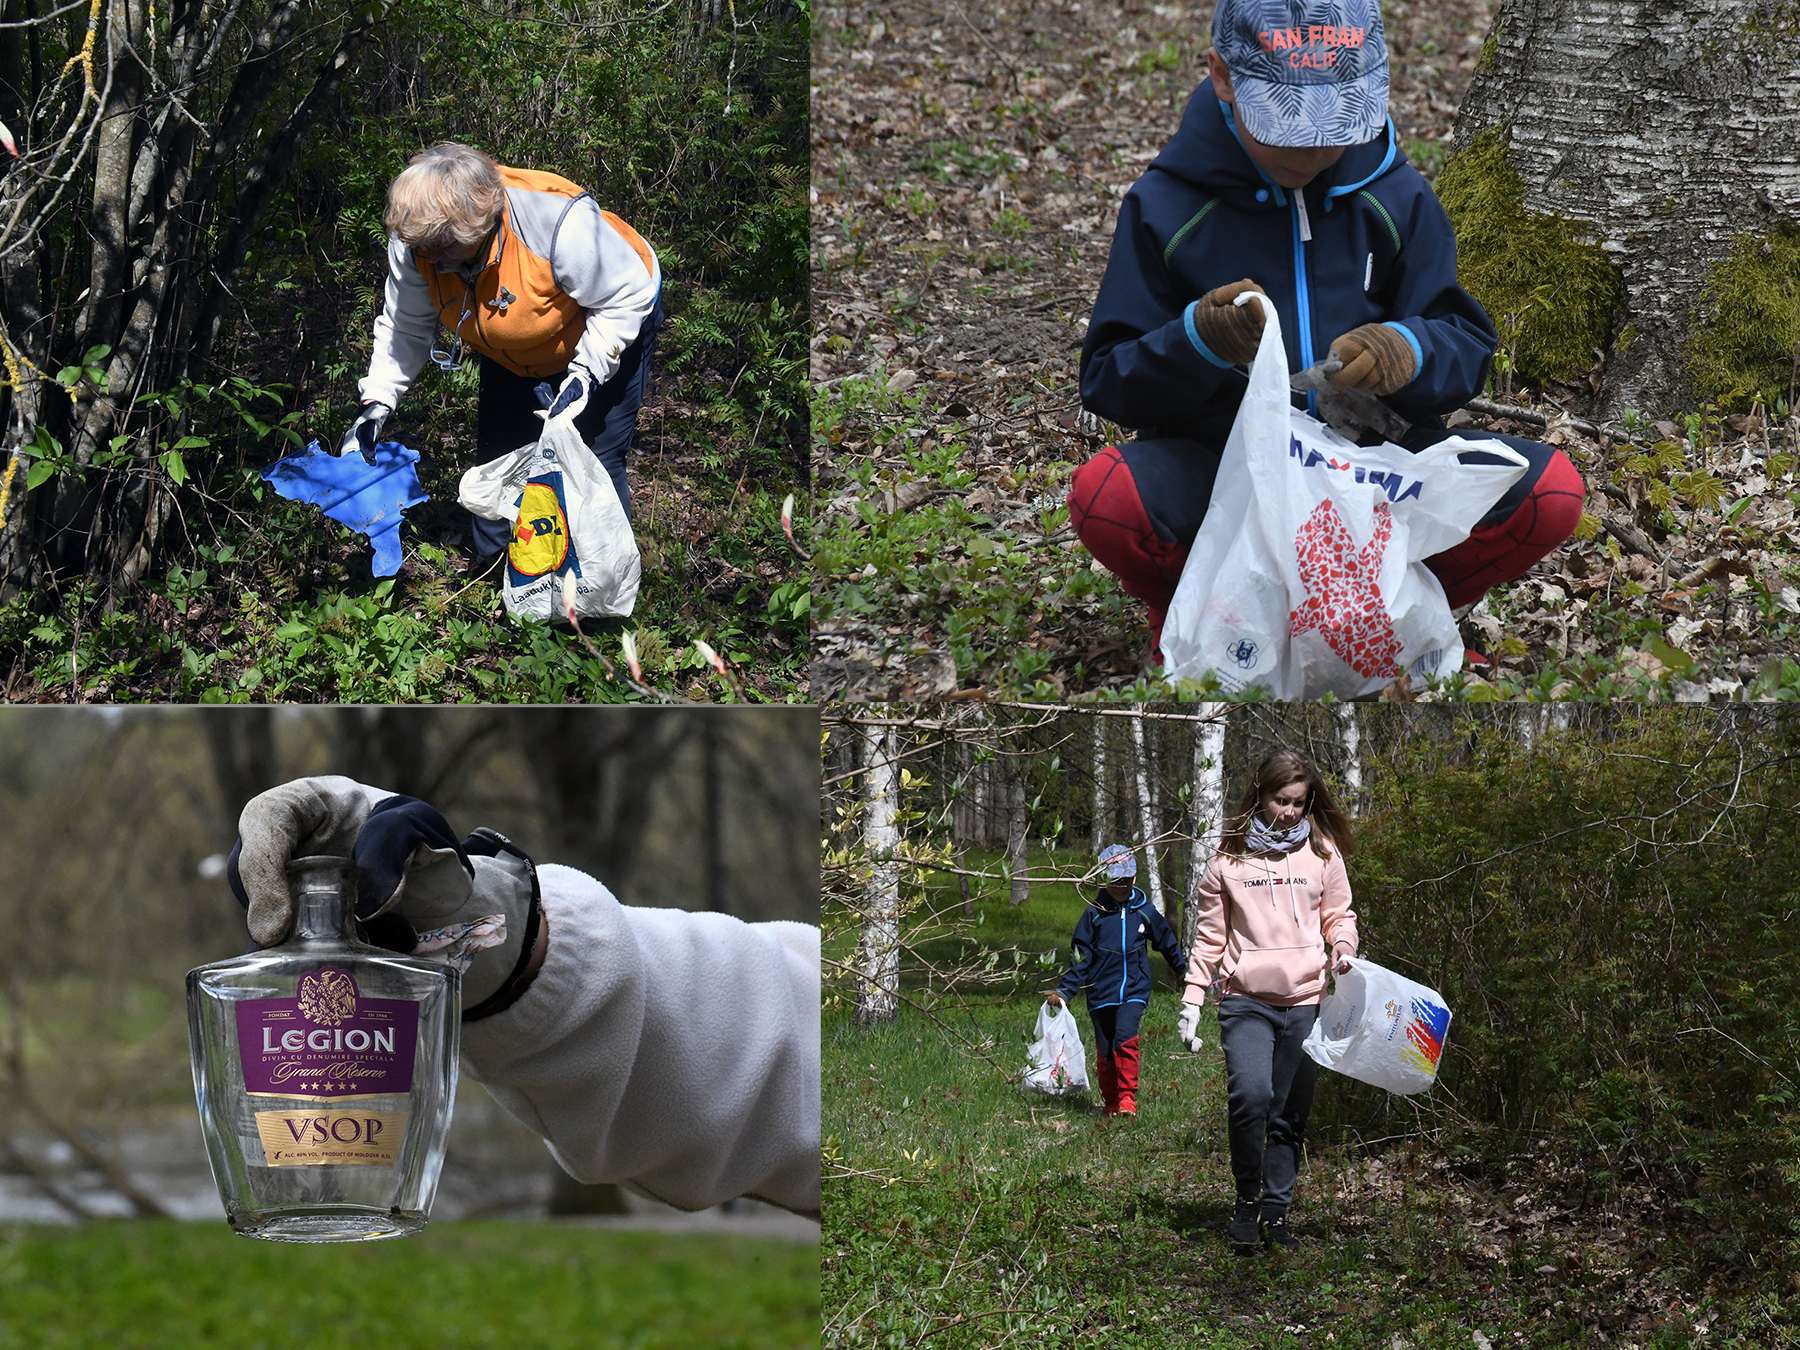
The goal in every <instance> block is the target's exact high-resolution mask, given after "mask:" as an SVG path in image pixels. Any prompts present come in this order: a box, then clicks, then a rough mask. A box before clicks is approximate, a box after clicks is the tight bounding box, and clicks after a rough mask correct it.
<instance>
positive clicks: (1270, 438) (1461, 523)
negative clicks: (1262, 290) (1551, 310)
mask: <svg viewBox="0 0 1800 1350" xmlns="http://www.w3.org/2000/svg"><path fill="white" fill-rule="evenodd" d="M1238 303H1239V304H1245V303H1256V304H1261V305H1262V306H1263V313H1264V316H1265V318H1264V323H1263V335H1262V345H1261V347H1260V348H1259V349H1258V350H1257V353H1256V360H1255V361H1254V362H1253V363H1252V364H1251V367H1250V385H1249V388H1248V389H1247V390H1246V391H1245V393H1244V401H1243V404H1242V406H1241V407H1239V409H1238V415H1237V421H1236V422H1235V423H1233V424H1232V428H1231V436H1230V438H1229V439H1228V440H1227V441H1226V442H1225V452H1224V456H1223V458H1222V459H1221V460H1220V463H1219V472H1218V476H1217V478H1215V479H1214V482H1213V492H1212V501H1211V503H1210V505H1209V506H1208V508H1207V512H1206V519H1205V520H1204V521H1203V522H1202V523H1201V526H1200V532H1199V534H1198V535H1197V536H1196V537H1195V539H1194V547H1193V550H1192V551H1191V552H1190V553H1189V554H1188V560H1187V564H1186V566H1185V567H1184V568H1183V569H1182V573H1181V580H1180V582H1179V584H1178V585H1177V586H1176V588H1175V598H1174V601H1173V603H1172V604H1171V605H1170V607H1169V615H1168V620H1167V622H1166V623H1165V624H1164V626H1163V634H1162V649H1163V655H1164V657H1165V659H1166V661H1167V667H1168V675H1169V677H1170V678H1171V679H1181V678H1191V679H1198V678H1200V677H1201V676H1203V675H1205V674H1206V673H1207V672H1208V671H1211V672H1213V673H1214V674H1215V675H1216V676H1217V677H1218V680H1219V683H1220V684H1222V685H1223V686H1224V687H1225V688H1226V689H1228V690H1231V691H1233V692H1236V691H1239V690H1243V689H1247V688H1250V687H1252V686H1256V687H1261V688H1263V689H1266V690H1267V691H1268V692H1269V693H1270V694H1272V695H1273V696H1274V697H1276V698H1280V699H1310V698H1319V697H1320V696H1322V695H1324V694H1335V695H1336V696H1337V697H1339V698H1355V697H1357V696H1359V695H1363V694H1371V693H1374V692H1376V691H1378V690H1380V689H1381V688H1382V687H1384V686H1385V685H1387V684H1388V683H1389V682H1390V681H1392V680H1394V679H1397V678H1398V677H1399V676H1401V675H1402V674H1406V675H1411V676H1412V677H1413V678H1414V679H1416V680H1417V679H1422V678H1423V677H1425V676H1433V675H1435V676H1447V675H1449V674H1451V673H1452V672H1454V671H1456V670H1457V669H1459V668H1460V667H1461V666H1462V661H1463V647H1462V640H1461V638H1460V637H1459V636H1458V635H1457V631H1456V623H1455V620H1453V619H1452V618H1451V616H1450V605H1449V602H1448V601H1447V600H1446V599H1445V597H1444V588H1443V585H1442V584H1441V583H1440V582H1439V581H1438V579H1437V578H1436V577H1435V576H1433V575H1432V574H1431V572H1430V570H1429V569H1428V568H1426V566H1425V565H1424V562H1423V561H1422V560H1423V559H1425V558H1429V557H1431V556H1432V555H1433V554H1436V553H1441V552H1443V551H1444V550H1445V549H1447V548H1450V547H1452V546H1454V545H1456V544H1458V543H1460V542H1462V540H1464V539H1466V538H1468V536H1469V531H1470V530H1471V529H1472V528H1474V525H1475V522H1476V521H1478V520H1480V519H1481V517H1482V516H1483V515H1485V514H1486V513H1487V511H1488V509H1489V508H1490V507H1492V506H1493V504H1494V503H1495V502H1497V501H1499V500H1500V498H1501V496H1502V495H1504V494H1505V492H1506V490H1507V489H1508V488H1509V487H1511V486H1512V485H1513V484H1514V483H1516V482H1517V481H1518V480H1519V477H1520V475H1522V474H1523V473H1524V472H1525V469H1526V468H1527V467H1528V466H1527V462H1526V460H1525V458H1524V456H1522V455H1520V454H1519V453H1518V452H1517V451H1515V450H1513V449H1511V448H1510V447H1508V446H1506V445H1504V444H1503V443H1501V442H1499V441H1494V440H1467V439H1464V438H1462V437H1452V438H1450V439H1449V440H1446V441H1442V442H1440V443H1439V444H1437V445H1435V446H1432V447H1431V448H1430V449H1428V450H1424V451H1421V452H1420V453H1418V454H1413V453H1411V452H1409V451H1407V450H1405V449H1403V448H1401V447H1400V446H1397V445H1393V444H1382V445H1377V446H1373V447H1368V448H1364V447H1359V446H1356V445H1353V444H1352V443H1351V442H1350V441H1348V440H1345V439H1344V438H1343V437H1342V436H1340V435H1338V434H1337V432H1335V431H1333V430H1332V429H1331V428H1330V427H1328V426H1326V425H1325V424H1324V423H1323V422H1319V421H1316V420H1315V419H1313V418H1311V417H1309V416H1307V414H1305V413H1304V412H1300V411H1298V410H1296V409H1294V408H1293V407H1292V405H1291V404H1290V402H1289V399H1288V368H1287V355H1286V351H1285V349H1284V348H1283V346H1282V343H1281V324H1280V320H1279V319H1277V318H1276V315H1275V307H1274V306H1273V305H1272V304H1269V303H1268V302H1267V300H1266V298H1265V297H1263V296H1260V295H1255V294H1254V293H1246V294H1245V295H1243V296H1240V297H1239V298H1238ZM1465 450H1485V451H1488V452H1490V453H1491V454H1493V455H1494V456H1496V457H1497V458H1499V459H1501V460H1503V461H1505V462H1504V463H1500V464H1463V463H1461V462H1459V461H1458V459H1457V455H1458V454H1459V453H1460V452H1462V451H1465Z"/></svg>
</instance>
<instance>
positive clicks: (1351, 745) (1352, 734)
mask: <svg viewBox="0 0 1800 1350" xmlns="http://www.w3.org/2000/svg"><path fill="white" fill-rule="evenodd" d="M1337 715H1338V727H1339V730H1341V731H1342V732H1343V736H1344V810H1345V811H1346V812H1347V813H1349V814H1350V815H1351V816H1360V815H1361V814H1362V773H1363V761H1362V754H1363V752H1362V729H1361V728H1360V727H1359V726H1358V725H1357V721H1356V705H1355V704H1354V703H1340V704H1339V705H1338V710H1337Z"/></svg>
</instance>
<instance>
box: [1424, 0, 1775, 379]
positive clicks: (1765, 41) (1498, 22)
mask: <svg viewBox="0 0 1800 1350" xmlns="http://www.w3.org/2000/svg"><path fill="white" fill-rule="evenodd" d="M1788 14H1789V12H1788V11H1787V10H1786V9H1773V8H1771V7H1770V6H1767V5H1765V4H1761V3H1751V2H1750V0H1673V3H1666V2H1665V0H1581V3H1574V2H1573V0H1501V2H1500V5H1499V8H1498V12H1497V13H1496V14H1495V17H1494V25H1493V29H1492V31H1491V35H1490V37H1489V40H1488V43H1487V46H1486V47H1485V48H1484V49H1483V51H1482V55H1481V58H1480V60H1479V62H1478V64H1477V67H1476V73H1475V75H1474V76H1473V78H1472V79H1471V80H1470V82H1469V86H1468V90H1467V92H1466V94H1465V95H1464V98H1463V103H1462V107H1461V109H1460V111H1459V113H1458V117H1457V123H1456V138H1455V142H1454V148H1455V154H1454V156H1453V157H1452V159H1451V161H1450V162H1449V163H1448V164H1446V166H1445V168H1444V171H1443V173H1442V174H1441V175H1440V176H1439V179H1438V185H1437V186H1438V191H1439V195H1440V197H1441V198H1442V200H1443V202H1444V204H1445V207H1446V209H1447V210H1449V212H1450V215H1451V219H1452V220H1453V221H1454V222H1455V223H1456V226H1457V230H1458V235H1459V238H1461V239H1463V240H1464V247H1463V249H1462V250H1461V251H1462V253H1463V255H1464V256H1463V257H1462V258H1461V263H1462V270H1463V273H1464V277H1465V284H1469V285H1470V289H1471V290H1472V291H1474V292H1475V294H1476V298H1477V299H1480V300H1481V301H1482V302H1483V304H1484V305H1486V306H1487V308H1488V310H1489V313H1490V315H1491V317H1492V318H1493V319H1494V321H1495V323H1496V325H1497V326H1500V327H1501V328H1502V336H1503V342H1504V340H1505V336H1506V334H1505V329H1506V323H1505V320H1506V318H1507V314H1506V313H1505V312H1504V311H1507V310H1515V311H1516V313H1517V316H1518V317H1519V318H1520V319H1521V320H1522V325H1523V326H1522V328H1521V330H1520V331H1521V335H1522V336H1521V342H1520V347H1521V350H1522V351H1531V350H1536V348H1534V347H1533V345H1532V344H1533V343H1534V342H1536V343H1538V344H1539V346H1540V347H1541V346H1543V343H1544V342H1546V341H1548V340H1550V339H1551V338H1553V337H1554V336H1555V332H1556V330H1559V329H1561V330H1562V333H1563V337H1564V338H1567V339H1571V340H1569V341H1562V342H1561V344H1560V345H1561V346H1562V347H1563V348H1564V349H1565V354H1566V355H1567V356H1569V357H1570V358H1571V359H1572V360H1573V361H1574V364H1575V365H1576V366H1578V367H1579V369H1567V368H1565V369H1564V370H1562V371H1561V372H1552V377H1553V378H1559V379H1572V378H1578V377H1579V376H1580V374H1581V372H1582V371H1584V370H1586V369H1587V367H1588V366H1589V364H1590V362H1591V359H1592V355H1593V352H1592V349H1593V348H1599V349H1600V350H1601V351H1602V352H1603V353H1604V356H1605V364H1604V372H1603V374H1602V375H1601V376H1600V378H1599V379H1598V380H1597V381H1596V383H1597V385H1598V398H1597V399H1596V400H1595V404H1594V407H1595V410H1596V411H1599V412H1602V413H1605V414H1607V415H1613V414H1615V413H1617V412H1618V411H1619V410H1621V409H1623V408H1627V407H1629V408H1635V409H1638V410H1639V411H1641V412H1645V413H1652V414H1656V415H1662V414H1670V413H1674V412H1677V411H1690V410H1693V409H1694V408H1695V407H1696V406H1697V395H1698V396H1707V395H1710V396H1713V397H1718V396H1720V395H1721V394H1722V393H1723V392H1724V390H1723V387H1722V386H1721V385H1720V384H1719V377H1718V376H1717V375H1716V374H1712V375H1708V374H1706V369H1707V367H1706V362H1705V361H1704V360H1702V359H1701V358H1699V357H1696V355H1695V353H1694V352H1693V351H1691V350H1689V349H1688V346H1687V344H1688V342H1689V340H1690V338H1691V337H1692V336H1693V335H1694V334H1695V332H1696V325H1697V324H1698V325H1700V327H1701V328H1703V329H1704V328H1706V327H1707V326H1708V325H1713V324H1715V322H1716V324H1717V325H1719V326H1720V327H1719V328H1718V331H1719V332H1720V333H1723V332H1724V331H1725V330H1726V329H1731V328H1734V327H1736V328H1740V329H1742V330H1743V331H1741V332H1740V333H1739V334H1738V337H1737V338H1736V339H1733V341H1737V342H1739V344H1740V345H1741V346H1742V347H1743V348H1744V350H1745V353H1746V359H1748V360H1749V361H1750V364H1752V365H1755V364H1759V363H1760V364H1761V366H1762V367H1763V379H1764V382H1765V385H1766V386H1775V385H1778V386H1779V387H1780V390H1781V392H1782V393H1783V394H1787V393H1788V391H1789V389H1790V388H1791V386H1792V384H1793V382H1794V372H1795V370H1796V369H1800V347H1796V343H1797V342H1800V316H1795V315H1794V314H1793V312H1792V311H1793V309H1794V302H1793V299H1792V294H1791V291H1790V292H1789V293H1787V294H1786V296H1785V297H1783V295H1782V286H1781V280H1782V275H1783V274H1786V275H1790V276H1791V274H1792V272H1793V270H1794V268H1795V266H1796V262H1795V257H1794V244H1793V243H1792V240H1791V236H1792V231H1793V222H1795V221H1796V220H1800V80H1796V79H1795V78H1794V77H1793V55H1792V49H1793V35H1792V34H1793V20H1792V18H1791V17H1788ZM1484 138H1485V139H1484ZM1496 145H1501V146H1503V148H1504V152H1505V160H1506V162H1507V163H1509V164H1510V166H1511V168H1512V169H1513V170H1514V171H1516V173H1517V176H1518V180H1519V183H1520V184H1522V188H1523V197H1522V205H1523V208H1524V211H1525V213H1526V216H1525V217H1524V218H1523V219H1513V220H1510V221H1508V220H1505V219H1502V216H1504V215H1506V214H1507V212H1506V210H1505V208H1504V206H1503V205H1497V204H1496V202H1497V199H1496V198H1494V197H1493V195H1492V194H1493V193H1494V191H1495V190H1496V189H1497V188H1503V187H1504V185H1503V184H1499V183H1497V182H1496V181H1495V180H1494V175H1493V174H1492V172H1491V169H1492V168H1493V167H1496V163H1497V162H1496V161H1494V160H1493V159H1492V158H1491V156H1486V157H1484V156H1483V155H1481V154H1476V155H1470V153H1469V152H1470V151H1471V150H1472V149H1475V148H1477V147H1478V146H1479V147H1483V148H1486V149H1490V150H1491V149H1492V148H1494V147H1495V146H1496ZM1478 162H1480V163H1481V164H1485V165H1486V166H1487V168H1485V169H1483V170H1482V173H1481V176H1482V177H1483V178H1484V179H1485V180H1486V181H1483V182H1480V183H1473V182H1471V181H1470V174H1469V170H1470V169H1472V168H1475V167H1477V164H1478ZM1482 203H1485V205H1482ZM1552 217H1560V218H1562V220H1564V221H1566V222H1568V224H1569V225H1572V226H1573V227H1574V239H1575V240H1576V241H1577V242H1579V241H1582V240H1585V241H1586V242H1588V243H1591V244H1594V245H1597V249H1596V250H1591V251H1589V252H1588V253H1587V254H1585V255H1582V256H1580V257H1577V255H1576V254H1572V253H1570V252H1568V250H1567V249H1566V248H1564V247H1563V246H1562V244H1560V243H1558V242H1557V241H1556V238H1555V236H1556V235H1557V231H1558V228H1559V227H1557V226H1556V225H1555V223H1554V221H1553V220H1552ZM1483 218H1484V219H1486V222H1487V227H1486V228H1483V229H1478V230H1477V231H1476V232H1477V233H1478V234H1479V235H1480V236H1481V238H1482V240H1483V241H1484V242H1483V247H1484V248H1485V247H1487V246H1489V245H1493V246H1495V247H1497V249H1498V251H1499V253H1500V255H1501V256H1500V257H1499V258H1498V259H1497V260H1495V259H1484V258H1483V257H1478V256H1471V245H1472V243H1473V241H1472V239H1471V238H1470V236H1469V234H1468V232H1469V231H1470V230H1471V229H1472V228H1474V227H1475V226H1477V225H1479V224H1480V220H1481V219H1483ZM1546 222H1549V223H1546ZM1778 227H1780V229H1779V230H1778ZM1739 241H1743V242H1742V243H1741V245H1740V243H1739ZM1734 248H1737V249H1738V251H1739V254H1740V256H1739V259H1738V262H1739V264H1741V267H1740V271H1742V270H1743V269H1746V268H1747V269H1749V270H1750V271H1752V272H1754V271H1756V270H1757V269H1758V268H1759V267H1760V268H1761V270H1762V271H1763V272H1764V273H1766V274H1767V280H1768V283H1769V284H1768V287H1767V289H1768V290H1769V291H1770V292H1771V293H1772V294H1771V298H1770V301H1769V313H1770V314H1772V315H1779V314H1783V313H1785V314H1786V318H1785V320H1784V321H1782V322H1774V323H1771V322H1768V321H1767V319H1766V317H1765V316H1764V315H1763V314H1762V313H1760V312H1758V313H1745V312H1732V311H1733V310H1734V308H1735V307H1734V306H1733V305H1731V304H1729V303H1727V304H1725V305H1721V304H1720V303H1719V301H1718V297H1717V295H1716V294H1715V296H1714V297H1712V298H1709V297H1708V295H1707V290H1706V287H1707V283H1708V279H1709V275H1710V274H1712V273H1713V269H1715V268H1716V267H1718V265H1719V264H1721V263H1723V262H1725V261H1726V259H1727V258H1728V257H1729V256H1731V255H1732V254H1733V251H1734ZM1772 255H1773V256H1772ZM1571 259H1574V260H1575V262H1574V265H1571ZM1602 259H1604V261H1606V262H1610V263H1611V264H1612V266H1613V267H1614V268H1615V269H1616V279H1615V287H1616V290H1615V294H1616V295H1617V298H1618V303H1617V307H1616V309H1613V310H1612V312H1610V313H1585V312H1584V313H1576V312H1575V311H1581V310H1585V309H1587V308H1588V307H1589V302H1590V300H1593V299H1594V298H1595V297H1596V296H1598V294H1599V292H1598V291H1594V292H1593V293H1592V294H1591V295H1587V294H1582V286H1581V285H1579V284H1572V279H1573V278H1575V277H1576V276H1577V275H1578V274H1586V273H1590V272H1591V270H1592V269H1591V267H1590V264H1596V263H1599V262H1600V261H1601V260H1602ZM1488 264H1492V265H1491V266H1488V267H1487V273H1486V276H1487V277H1488V278H1490V279H1491V280H1482V278H1483V268H1484V265H1488ZM1471 276H1473V277H1475V278H1477V280H1476V281H1474V282H1471V281H1469V280H1468V279H1469V278H1470V277H1471ZM1507 277H1509V278H1510V281H1506V280H1503V278H1507ZM1789 285H1791V282H1790V283H1789ZM1484 289H1486V290H1487V291H1488V293H1487V294H1484V293H1483V291H1484ZM1496 289H1499V290H1508V291H1510V292H1511V294H1512V295H1513V297H1514V298H1513V299H1511V300H1507V299H1499V298H1497V296H1496V294H1495V293H1494V292H1495V290H1496ZM1533 292H1537V293H1538V294H1537V296H1536V298H1535V299H1533V298H1531V296H1532V293H1533ZM1521 297H1523V298H1521ZM1722 310H1723V311H1725V312H1721V311H1722ZM1576 320H1579V322H1580V323H1585V324H1589V325H1590V327H1589V328H1588V329H1587V330H1586V335H1585V336H1583V337H1581V338H1580V339H1579V340H1574V339H1575V338H1576V334H1575V330H1573V329H1570V328H1568V324H1569V323H1570V322H1571V321H1576ZM1703 336H1704V334H1703ZM1552 345H1556V344H1554V343H1553V344H1552ZM1545 350H1548V349H1547V348H1545ZM1758 353H1760V355H1757V354H1758ZM1550 364H1552V365H1554V364H1557V362H1551V363H1550ZM1564 364H1565V365H1566V364H1567V363H1564ZM1537 373H1539V374H1540V375H1542V374H1544V373H1545V372H1543V371H1540V372H1537ZM1697 374H1698V375H1699V376H1700V378H1699V381H1698V384H1697V383H1696V375H1697ZM1790 401H1791V399H1790ZM1771 402H1772V400H1771ZM1738 403H1739V405H1740V406H1745V400H1743V399H1739V400H1738Z"/></svg>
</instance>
